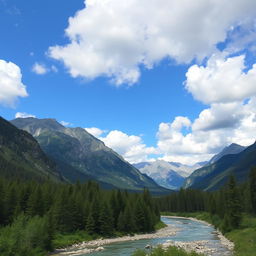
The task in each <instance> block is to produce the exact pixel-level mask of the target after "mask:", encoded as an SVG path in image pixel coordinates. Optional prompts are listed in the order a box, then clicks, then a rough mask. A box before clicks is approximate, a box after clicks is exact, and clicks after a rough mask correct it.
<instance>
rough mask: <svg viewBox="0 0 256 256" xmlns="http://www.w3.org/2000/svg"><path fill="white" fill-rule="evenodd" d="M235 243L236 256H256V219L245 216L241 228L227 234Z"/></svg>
mask: <svg viewBox="0 0 256 256" xmlns="http://www.w3.org/2000/svg"><path fill="white" fill-rule="evenodd" d="M225 235H226V237H227V238H228V239H230V240H232V241H233V242H234V243H235V253H234V256H256V218H255V217H249V216H244V217H243V221H242V224H241V227H240V228H239V229H236V230H233V231H231V232H229V233H227V234H225Z"/></svg>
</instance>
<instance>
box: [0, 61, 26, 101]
mask: <svg viewBox="0 0 256 256" xmlns="http://www.w3.org/2000/svg"><path fill="white" fill-rule="evenodd" d="M27 96H28V93H27V91H26V86H25V85H24V84H23V83H22V74H21V70H20V68H19V67H18V66H17V65H16V64H14V63H12V62H6V61H5V60H0V104H3V105H6V106H14V104H15V102H16V100H17V98H18V97H27Z"/></svg>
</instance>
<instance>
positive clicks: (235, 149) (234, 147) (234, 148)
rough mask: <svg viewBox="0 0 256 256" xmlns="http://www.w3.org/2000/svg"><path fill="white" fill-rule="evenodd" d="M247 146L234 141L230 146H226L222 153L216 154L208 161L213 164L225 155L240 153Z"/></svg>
mask: <svg viewBox="0 0 256 256" xmlns="http://www.w3.org/2000/svg"><path fill="white" fill-rule="evenodd" d="M245 149H246V147H243V146H241V145H238V144H236V143H232V144H230V145H229V146H227V147H225V148H224V149H223V150H222V151H221V152H220V153H218V154H216V155H215V156H213V157H212V158H211V160H210V161H209V162H208V164H213V163H215V162H216V161H218V160H219V159H221V158H222V157H223V156H225V155H232V154H238V153H240V152H242V151H243V150H245Z"/></svg>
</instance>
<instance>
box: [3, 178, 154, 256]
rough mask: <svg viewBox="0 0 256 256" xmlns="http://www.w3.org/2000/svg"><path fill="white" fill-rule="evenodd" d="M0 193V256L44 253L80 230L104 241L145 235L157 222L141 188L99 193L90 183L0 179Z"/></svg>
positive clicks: (98, 189) (93, 184)
mask: <svg viewBox="0 0 256 256" xmlns="http://www.w3.org/2000/svg"><path fill="white" fill-rule="evenodd" d="M0 195H1V197H0V206H1V207H0V216H1V219H0V221H1V225H0V226H1V227H2V230H1V231H0V255H3V256H5V255H6V256H14V255H15V256H23V255H24V256H25V255H26V256H30V255H31V256H32V255H33V256H36V255H41V253H42V255H45V252H46V251H50V250H51V249H52V241H53V240H54V238H55V237H56V236H61V234H75V233H77V232H80V231H81V232H86V233H87V234H90V235H92V236H95V235H96V236H97V235H101V236H108V237H109V236H111V235H113V234H114V233H115V232H122V233H134V232H148V231H152V230H154V226H155V224H156V223H157V222H158V221H159V211H158V210H157V206H156V204H155V202H154V201H153V200H152V198H151V196H150V194H149V192H148V191H146V190H145V191H144V193H143V194H129V193H127V192H125V191H105V190H101V189H100V188H99V186H98V185H97V184H96V183H94V182H88V183H86V184H79V183H77V184H76V185H64V184H55V183H50V182H45V183H37V182H21V181H10V180H5V179H0ZM115 216H117V217H115ZM115 218H117V219H115ZM115 223H117V224H115ZM1 227H0V228H1Z"/></svg>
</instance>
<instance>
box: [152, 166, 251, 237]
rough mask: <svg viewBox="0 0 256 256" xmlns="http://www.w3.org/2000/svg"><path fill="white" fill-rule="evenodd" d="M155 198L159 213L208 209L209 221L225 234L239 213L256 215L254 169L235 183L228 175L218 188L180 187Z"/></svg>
mask: <svg viewBox="0 0 256 256" xmlns="http://www.w3.org/2000/svg"><path fill="white" fill-rule="evenodd" d="M156 201H157V203H158V206H159V208H160V209H161V211H162V212H174V213H186V212H187V213H191V212H209V213H210V216H211V222H212V223H213V224H214V225H215V226H216V227H218V228H219V229H221V230H222V232H224V233H226V232H228V231H231V230H233V229H235V228H239V227H240V224H241V221H242V213H247V214H251V215H255V214H256V207H255V205H256V168H253V169H252V170H251V173H250V177H249V180H248V181H247V182H246V183H244V184H242V185H239V186H238V185H236V181H235V178H234V177H233V176H231V177H230V178H229V181H228V183H227V184H226V186H224V187H223V188H222V189H221V190H218V191H215V192H204V191H200V190H192V189H188V190H184V189H181V190H180V191H179V192H177V193H173V194H171V195H168V196H165V197H161V198H158V199H156Z"/></svg>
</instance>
